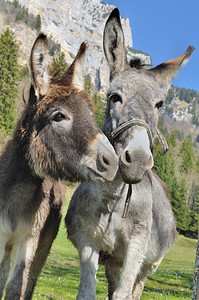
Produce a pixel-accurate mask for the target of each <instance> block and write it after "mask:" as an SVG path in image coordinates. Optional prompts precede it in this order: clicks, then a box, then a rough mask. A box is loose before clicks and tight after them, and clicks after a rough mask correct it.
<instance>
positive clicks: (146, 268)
mask: <svg viewBox="0 0 199 300" xmlns="http://www.w3.org/2000/svg"><path fill="white" fill-rule="evenodd" d="M162 259H163V257H161V258H160V259H159V260H158V261H156V262H154V263H153V264H143V265H142V269H141V271H140V273H139V275H138V277H137V279H136V283H135V285H134V288H133V300H140V297H141V295H142V292H143V290H144V284H145V281H146V280H147V278H148V276H151V275H152V274H153V273H154V272H155V271H156V270H157V268H158V266H159V264H160V263H161V261H162Z"/></svg>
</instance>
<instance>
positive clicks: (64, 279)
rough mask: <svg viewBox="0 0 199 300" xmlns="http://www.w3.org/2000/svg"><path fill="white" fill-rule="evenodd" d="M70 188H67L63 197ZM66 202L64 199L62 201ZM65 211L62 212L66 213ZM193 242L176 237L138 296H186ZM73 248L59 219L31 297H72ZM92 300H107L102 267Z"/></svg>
mask: <svg viewBox="0 0 199 300" xmlns="http://www.w3.org/2000/svg"><path fill="white" fill-rule="evenodd" d="M72 192H73V189H71V188H70V189H68V190H67V199H70V198H71V194H72ZM66 202H67V203H68V200H66ZM66 207H67V205H65V210H64V214H65V212H66ZM196 244H197V241H196V240H193V239H188V238H185V237H183V236H178V239H177V242H176V244H175V246H174V247H173V248H172V249H171V250H170V251H169V253H168V254H167V255H166V256H165V257H164V259H163V261H162V263H161V265H160V267H159V269H158V270H157V271H156V273H155V274H154V275H153V276H152V277H151V278H149V279H148V280H147V282H146V285H145V289H144V292H143V295H142V297H141V299H142V300H143V299H169V300H172V299H176V300H177V299H179V300H181V299H190V298H191V290H192V280H193V270H194V263H195V253H196ZM79 276H80V273H79V259H78V253H77V250H76V249H75V248H74V247H73V245H72V244H71V243H70V242H69V241H68V240H67V236H66V230H65V228H64V223H63V221H62V224H61V228H60V231H59V234H58V236H57V238H56V240H55V242H54V244H53V247H52V249H51V253H50V255H49V257H48V260H47V262H46V264H45V266H44V268H43V271H42V273H41V274H40V276H39V279H38V283H37V286H36V288H35V292H34V296H33V299H34V300H36V299H49V300H53V299H65V300H70V299H75V297H76V296H77V293H78V288H79ZM96 294H97V297H96V299H97V300H98V299H107V282H106V278H105V275H104V268H103V267H99V269H98V274H97V287H96Z"/></svg>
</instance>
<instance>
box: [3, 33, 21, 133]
mask: <svg viewBox="0 0 199 300" xmlns="http://www.w3.org/2000/svg"><path fill="white" fill-rule="evenodd" d="M17 56H18V47H17V45H16V43H15V40H14V35H13V33H12V32H11V31H10V30H9V29H6V31H5V32H4V33H2V34H1V36H0V129H1V130H3V132H4V133H6V134H10V133H11V132H12V130H13V128H14V125H15V118H16V100H15V99H16V97H17V92H18V89H17V80H18V73H19V67H18V63H17Z"/></svg>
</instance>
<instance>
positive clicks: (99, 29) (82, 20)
mask: <svg viewBox="0 0 199 300" xmlns="http://www.w3.org/2000/svg"><path fill="white" fill-rule="evenodd" d="M10 2H13V0H11V1H10ZM18 2H19V3H20V5H21V6H24V7H25V8H27V9H28V11H29V13H31V14H33V15H34V16H37V15H40V17H41V31H43V32H44V33H46V34H47V35H48V36H50V37H51V38H52V39H53V40H54V41H56V42H57V43H59V44H60V45H61V50H62V51H63V52H64V54H65V57H66V60H67V62H68V63H69V64H70V63H71V62H72V60H73V58H74V56H75V55H76V53H77V51H78V48H79V46H80V44H81V43H82V42H83V41H86V42H87V43H88V46H89V50H88V51H87V56H86V73H87V74H88V75H90V78H91V83H92V85H93V86H94V87H95V88H97V90H100V91H101V92H105V91H106V88H107V85H108V82H109V68H108V64H107V62H106V58H105V56H104V53H103V44H102V43H103V29H104V25H105V22H106V20H107V18H108V16H109V14H110V12H111V11H112V10H113V8H114V6H112V5H109V4H103V3H101V2H100V0H56V1H55V0H45V1H38V0H18ZM121 21H122V26H123V29H124V34H125V40H126V47H127V48H128V49H131V48H132V44H133V42H132V34H131V27H130V24H129V19H123V18H122V20H121ZM11 27H12V26H11ZM15 31H16V33H17V35H16V34H15V35H16V37H17V38H18V33H19V32H20V33H21V35H24V39H27V32H26V30H24V31H23V30H22V28H21V30H17V29H15ZM28 34H29V33H28ZM35 37H36V34H35ZM20 40H21V38H20ZM30 40H31V41H32V35H31V38H30ZM20 44H21V50H22V52H23V53H24V51H25V49H24V48H25V47H26V46H25V45H23V44H29V43H23V41H21V42H20ZM29 51H30V50H29ZM25 53H26V55H27V52H25ZM127 55H128V58H129V59H131V58H133V57H135V56H136V57H140V59H141V60H142V61H143V62H144V63H145V64H150V63H151V60H150V56H149V55H145V54H140V53H138V54H135V53H132V52H131V51H127Z"/></svg>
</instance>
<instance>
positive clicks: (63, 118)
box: [53, 113, 68, 122]
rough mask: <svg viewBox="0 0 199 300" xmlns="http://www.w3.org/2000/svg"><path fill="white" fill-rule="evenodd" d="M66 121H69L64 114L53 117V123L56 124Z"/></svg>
mask: <svg viewBox="0 0 199 300" xmlns="http://www.w3.org/2000/svg"><path fill="white" fill-rule="evenodd" d="M65 119H68V118H67V117H66V116H64V115H63V114H62V113H57V114H55V115H54V116H53V121H55V122H61V121H63V120H65Z"/></svg>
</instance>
